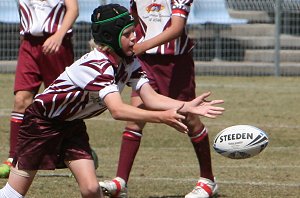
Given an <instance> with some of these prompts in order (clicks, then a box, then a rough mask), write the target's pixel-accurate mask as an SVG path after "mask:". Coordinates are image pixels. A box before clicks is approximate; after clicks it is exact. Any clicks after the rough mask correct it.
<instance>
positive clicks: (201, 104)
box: [179, 92, 225, 118]
mask: <svg viewBox="0 0 300 198" xmlns="http://www.w3.org/2000/svg"><path fill="white" fill-rule="evenodd" d="M210 95H211V93H210V92H206V93H203V94H201V95H200V96H198V97H197V98H195V99H194V100H192V101H190V102H186V103H185V104H184V106H183V107H182V108H181V109H179V113H183V114H185V113H192V114H196V115H201V116H205V117H208V118H216V117H217V116H218V115H222V114H223V112H224V111H225V109H224V108H223V107H218V106H215V105H217V104H222V103H224V100H211V101H208V100H206V98H208V97H209V96H210Z"/></svg>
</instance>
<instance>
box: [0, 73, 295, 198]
mask: <svg viewBox="0 0 300 198" xmlns="http://www.w3.org/2000/svg"><path fill="white" fill-rule="evenodd" d="M0 84H1V92H0V93H1V94H2V97H1V101H0V113H1V114H0V116H1V119H0V149H1V152H0V157H1V159H3V160H4V159H5V158H6V157H7V152H8V138H9V113H10V111H11V107H12V105H13V96H12V87H13V75H11V74H1V75H0ZM197 87H198V89H197V93H198V94H200V93H202V92H204V91H207V90H210V91H212V93H213V94H212V96H211V98H212V99H224V100H225V104H224V105H223V106H224V107H225V108H226V112H225V113H224V115H223V116H222V117H220V118H218V119H214V120H212V119H203V122H204V123H205V124H206V125H207V127H208V129H209V133H210V134H209V136H210V140H211V141H213V138H214V137H215V135H216V134H217V133H218V132H219V131H221V130H222V129H224V128H225V127H228V126H231V125H235V124H250V125H254V126H257V127H259V128H261V129H263V130H264V131H266V132H267V133H268V135H269V139H270V143H269V145H268V147H267V148H266V149H265V150H264V151H263V152H262V153H261V154H259V155H258V156H255V157H253V158H250V159H244V160H232V159H227V158H225V157H223V156H221V155H219V154H217V153H216V152H214V151H213V150H212V151H211V153H212V160H213V169H214V173H215V175H216V177H217V180H218V183H219V190H220V195H219V197H224V198H225V197H226V198H240V197H243V198H254V197H255V198H260V197H261V198H266V197H272V198H273V197H276V198H277V197H278V198H279V197H280V198H282V197H284V198H286V197H289V198H295V197H299V195H300V157H299V152H300V147H299V140H300V133H299V132H300V122H299V118H300V103H299V101H300V92H299V91H300V78H297V77H295V78H286V77H280V78H276V77H220V76H209V77H207V76H199V77H197ZM127 96H128V90H126V93H125V98H126V97H127ZM86 123H87V125H88V129H89V134H90V138H91V145H92V146H93V148H94V149H95V150H96V152H97V154H98V156H99V159H100V166H99V168H98V169H97V175H98V177H99V180H103V179H110V178H112V177H114V176H115V172H116V167H117V160H118V152H119V146H120V141H121V132H122V129H123V127H124V122H118V121H113V120H112V119H111V117H110V115H109V114H108V113H105V114H104V115H103V116H100V117H97V118H95V119H91V120H88V121H86ZM68 174H69V171H68V170H67V169H65V170H56V171H41V172H39V175H38V176H37V177H36V179H35V180H34V183H33V185H32V187H31V188H30V191H29V193H28V195H27V197H31V198H34V197H36V198H41V197H42V198H43V197H51V198H61V197H72V198H73V197H80V194H79V190H78V187H77V184H76V181H75V179H74V178H72V177H67V175H68ZM197 177H198V165H197V160H196V157H195V154H194V152H193V148H192V146H191V144H190V142H189V140H188V138H187V137H186V136H185V135H183V134H180V133H178V132H176V131H175V130H174V129H171V128H169V127H167V126H165V125H161V124H148V125H147V126H146V128H145V130H144V136H143V141H142V144H141V148H140V150H139V153H138V155H137V158H136V160H135V164H134V167H133V170H132V172H131V177H130V181H129V183H128V186H129V195H130V197H133V198H150V197H151V198H155V197H156V198H158V197H161V198H162V197H165V198H166V197H173V198H179V197H184V195H185V194H186V193H187V192H189V191H190V190H191V189H192V187H193V186H194V185H195V183H196V180H197ZM5 183H6V179H0V186H3V185H4V184H5Z"/></svg>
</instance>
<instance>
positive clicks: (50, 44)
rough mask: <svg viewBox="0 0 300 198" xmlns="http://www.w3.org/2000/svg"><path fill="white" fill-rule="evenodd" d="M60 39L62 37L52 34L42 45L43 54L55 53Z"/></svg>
mask: <svg viewBox="0 0 300 198" xmlns="http://www.w3.org/2000/svg"><path fill="white" fill-rule="evenodd" d="M62 39H63V37H61V36H59V35H57V34H53V35H52V36H50V37H49V38H48V39H47V40H46V41H45V42H44V44H43V53H44V54H52V53H56V52H57V51H58V50H59V48H60V45H61V43H62Z"/></svg>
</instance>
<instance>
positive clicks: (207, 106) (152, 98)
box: [138, 83, 224, 118]
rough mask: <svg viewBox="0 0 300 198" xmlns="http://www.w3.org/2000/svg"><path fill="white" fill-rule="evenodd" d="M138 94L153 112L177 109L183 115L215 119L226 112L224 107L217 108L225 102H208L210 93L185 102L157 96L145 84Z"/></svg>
mask: <svg viewBox="0 0 300 198" xmlns="http://www.w3.org/2000/svg"><path fill="white" fill-rule="evenodd" d="M138 93H139V95H140V97H141V99H142V100H143V103H144V104H145V106H146V107H147V108H149V109H153V110H165V109H174V108H175V109H178V112H179V113H181V114H186V113H192V114H196V115H201V116H205V117H209V118H215V117H217V116H218V115H221V114H222V113H223V111H224V108H223V107H218V106H215V105H217V104H222V103H223V102H224V101H223V100H212V101H208V100H207V98H208V97H209V96H210V95H211V93H210V92H206V93H203V94H201V95H200V96H198V97H196V98H195V99H194V100H192V101H189V102H183V101H178V100H174V99H172V98H169V97H166V96H163V95H160V94H157V93H156V92H155V91H154V90H153V89H152V87H151V86H150V85H149V84H148V83H145V84H144V85H143V86H142V87H141V88H140V90H139V91H138Z"/></svg>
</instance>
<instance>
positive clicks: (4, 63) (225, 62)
mask: <svg viewBox="0 0 300 198" xmlns="http://www.w3.org/2000/svg"><path fill="white" fill-rule="evenodd" d="M111 2H113V3H119V4H122V5H124V6H125V7H127V8H128V7H129V0H79V7H80V16H79V17H78V19H77V21H76V24H75V25H74V50H75V56H76V59H77V58H79V57H80V56H82V55H83V54H84V53H86V52H88V51H89V50H90V49H89V45H88V41H89V39H90V38H91V34H90V29H89V28H90V23H89V21H90V14H91V13H92V10H93V9H94V8H95V7H97V6H98V5H99V4H105V3H111ZM299 9H300V0H260V1H258V0H194V3H193V5H192V7H191V12H190V16H189V19H188V24H187V28H188V31H189V35H190V37H191V38H193V39H194V41H195V48H194V50H193V55H194V60H195V64H196V73H197V74H198V75H236V76H239V75H246V76H253V75H263V76H266V75H271V76H272V75H274V76H299V75H300V64H299V62H300V37H299V36H300V29H299V22H300V12H299ZM0 10H1V12H0V72H1V73H7V72H14V69H15V65H16V59H17V56H18V47H19V16H18V8H17V2H16V1H12V0H0Z"/></svg>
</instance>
